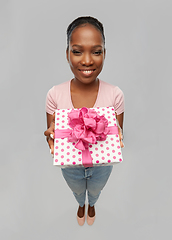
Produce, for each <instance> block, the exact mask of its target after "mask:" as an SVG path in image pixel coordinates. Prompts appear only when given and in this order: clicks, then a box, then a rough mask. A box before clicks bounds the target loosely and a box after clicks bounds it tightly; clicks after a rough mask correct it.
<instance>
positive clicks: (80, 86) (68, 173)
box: [45, 17, 124, 226]
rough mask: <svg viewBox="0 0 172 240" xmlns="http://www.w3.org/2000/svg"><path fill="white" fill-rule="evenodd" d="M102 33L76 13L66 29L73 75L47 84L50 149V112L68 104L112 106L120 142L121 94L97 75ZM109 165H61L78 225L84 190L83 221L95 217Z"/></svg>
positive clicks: (99, 26)
mask: <svg viewBox="0 0 172 240" xmlns="http://www.w3.org/2000/svg"><path fill="white" fill-rule="evenodd" d="M105 53H106V50H105V37H104V31H103V25H102V24H101V23H100V22H99V21H98V20H97V19H95V18H93V17H79V18H77V19H75V20H74V21H73V22H72V23H71V24H70V25H69V27H68V29H67V50H66V57H67V60H68V62H69V66H70V68H71V71H72V73H73V75H74V78H73V79H72V80H70V81H68V82H65V83H62V84H60V85H57V86H54V87H53V88H51V89H50V90H49V92H48V94H47V99H46V112H47V127H48V130H47V131H45V135H46V136H47V141H48V144H49V146H50V149H51V153H53V151H54V150H53V149H54V140H53V139H52V138H51V137H50V135H51V136H54V115H53V113H54V112H55V110H56V109H57V108H58V109H70V108H83V107H87V108H93V107H114V108H115V111H116V114H117V120H118V122H119V125H120V127H121V130H120V128H119V131H120V132H119V135H120V144H121V147H123V143H122V132H121V131H122V127H123V115H124V95H123V92H122V91H121V89H119V88H118V87H117V86H113V85H110V84H108V83H106V82H104V81H102V80H100V79H99V78H98V75H99V74H100V72H101V71H102V68H103V64H104V60H105ZM111 171H112V166H99V167H97V166H93V167H84V166H83V167H75V168H63V169H62V174H63V176H64V178H65V180H66V182H67V184H68V186H69V187H70V188H71V190H72V192H73V194H74V196H75V198H76V200H77V202H78V203H79V208H78V212H77V220H78V223H79V225H81V226H82V225H83V224H84V222H85V199H86V191H87V192H88V202H89V206H88V214H87V223H88V224H89V225H92V224H93V222H94V220H95V208H94V204H95V203H96V202H97V200H98V198H99V195H100V193H101V190H102V189H103V188H104V186H105V185H106V182H107V181H108V178H109V176H110V174H111Z"/></svg>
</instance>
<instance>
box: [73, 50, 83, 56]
mask: <svg viewBox="0 0 172 240" xmlns="http://www.w3.org/2000/svg"><path fill="white" fill-rule="evenodd" d="M72 53H73V54H75V55H81V52H80V51H78V50H72Z"/></svg>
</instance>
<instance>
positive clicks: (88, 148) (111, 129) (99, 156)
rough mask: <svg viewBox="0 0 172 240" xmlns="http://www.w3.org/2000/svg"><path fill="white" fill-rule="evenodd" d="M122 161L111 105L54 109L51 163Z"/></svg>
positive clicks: (86, 164) (62, 165)
mask: <svg viewBox="0 0 172 240" xmlns="http://www.w3.org/2000/svg"><path fill="white" fill-rule="evenodd" d="M122 161H123V159H122V153H121V147H120V141H119V134H118V127H117V121H116V117H115V110H114V108H113V107H104V108H100V107H97V108H85V107H84V108H81V109H57V110H56V112H55V139H54V159H53V164H54V165H56V166H59V167H76V166H77V167H78V166H84V167H92V166H99V165H109V164H114V163H117V162H122Z"/></svg>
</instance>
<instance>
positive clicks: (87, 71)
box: [83, 70, 92, 73]
mask: <svg viewBox="0 0 172 240" xmlns="http://www.w3.org/2000/svg"><path fill="white" fill-rule="evenodd" d="M83 72H84V73H91V72H92V70H86V71H83Z"/></svg>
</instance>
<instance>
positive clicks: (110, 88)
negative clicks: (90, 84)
mask: <svg viewBox="0 0 172 240" xmlns="http://www.w3.org/2000/svg"><path fill="white" fill-rule="evenodd" d="M100 82H101V85H102V89H103V91H104V92H107V93H111V94H113V95H114V96H115V95H124V94H123V91H122V90H121V89H120V88H119V87H118V86H116V85H112V84H110V83H107V82H104V81H102V80H100Z"/></svg>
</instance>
